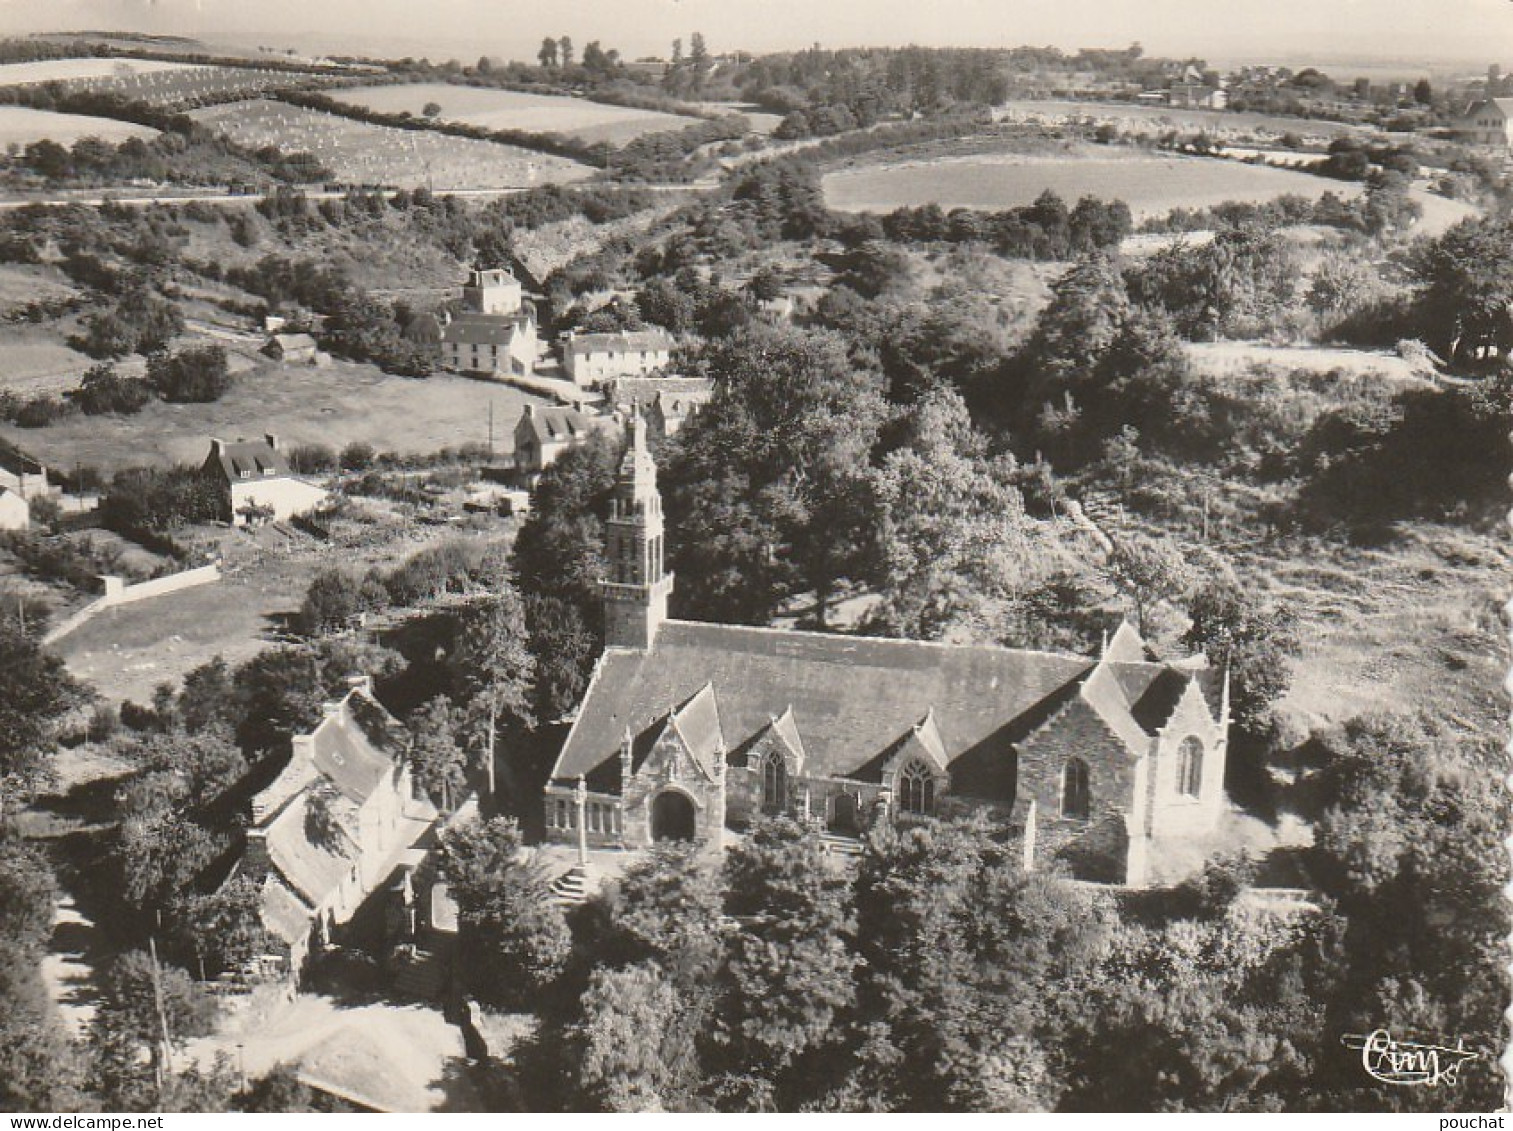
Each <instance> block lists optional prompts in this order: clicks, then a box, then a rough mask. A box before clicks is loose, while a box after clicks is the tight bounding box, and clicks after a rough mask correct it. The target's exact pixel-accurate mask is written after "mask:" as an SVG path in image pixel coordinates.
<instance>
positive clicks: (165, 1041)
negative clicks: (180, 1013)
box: [147, 935, 173, 1099]
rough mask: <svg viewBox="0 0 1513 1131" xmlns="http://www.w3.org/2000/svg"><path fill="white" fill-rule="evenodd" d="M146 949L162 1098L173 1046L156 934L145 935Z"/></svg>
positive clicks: (154, 1060)
mask: <svg viewBox="0 0 1513 1131" xmlns="http://www.w3.org/2000/svg"><path fill="white" fill-rule="evenodd" d="M147 950H148V953H149V955H150V956H151V958H152V1001H153V1005H154V1006H155V1007H156V1009H157V1014H158V1054H157V1055H156V1056H154V1057H153V1058H152V1063H153V1076H154V1078H155V1079H156V1080H157V1085H158V1097H159V1099H161V1098H162V1095H163V1085H164V1082H165V1080H166V1079H167V1073H168V1069H169V1059H168V1058H169V1057H170V1056H171V1055H172V1053H171V1050H172V1048H173V1046H172V1045H171V1044H170V1043H169V1038H168V1009H167V1007H166V1006H165V1005H164V1004H163V980H162V978H161V977H160V976H159V971H158V939H157V936H156V935H148V936H147Z"/></svg>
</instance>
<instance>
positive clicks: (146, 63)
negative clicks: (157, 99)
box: [0, 57, 211, 86]
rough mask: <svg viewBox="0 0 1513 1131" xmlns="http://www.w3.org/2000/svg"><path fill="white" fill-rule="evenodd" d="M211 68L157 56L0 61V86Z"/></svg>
mask: <svg viewBox="0 0 1513 1131" xmlns="http://www.w3.org/2000/svg"><path fill="white" fill-rule="evenodd" d="M210 69H211V68H209V67H201V66H197V65H196V64H193V63H166V62H162V61H160V60H157V59H108V58H93V57H92V58H88V59H39V60H37V61H36V62H34V63H0V86H21V85H23V84H25V83H34V82H61V83H71V82H77V81H79V80H90V79H117V80H131V79H139V78H142V77H144V76H146V75H160V74H169V73H173V72H182V71H203V70H210Z"/></svg>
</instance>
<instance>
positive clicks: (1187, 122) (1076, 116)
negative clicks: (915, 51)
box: [994, 99, 1366, 141]
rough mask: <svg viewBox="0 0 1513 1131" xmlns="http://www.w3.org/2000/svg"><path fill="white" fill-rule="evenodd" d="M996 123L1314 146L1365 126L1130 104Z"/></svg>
mask: <svg viewBox="0 0 1513 1131" xmlns="http://www.w3.org/2000/svg"><path fill="white" fill-rule="evenodd" d="M994 117H995V118H999V119H1001V120H1007V121H1021V122H1022V121H1039V122H1065V121H1074V122H1095V123H1102V122H1110V123H1112V124H1114V125H1117V126H1118V127H1120V128H1121V129H1123V130H1125V131H1126V132H1129V133H1160V132H1164V131H1166V130H1185V131H1194V130H1206V131H1207V132H1208V133H1209V134H1211V135H1213V136H1215V137H1226V136H1232V135H1238V134H1275V135H1277V136H1281V135H1283V134H1289V133H1291V134H1297V135H1298V136H1300V137H1302V138H1305V139H1307V140H1312V141H1327V140H1332V139H1333V138H1336V137H1340V136H1342V135H1359V134H1361V133H1364V132H1366V131H1364V130H1363V129H1362V128H1361V127H1360V126H1353V125H1348V124H1346V123H1344V122H1328V121H1323V120H1317V119H1314V120H1310V119H1305V118H1288V117H1281V116H1279V115H1274V114H1257V113H1251V112H1249V111H1243V110H1188V109H1184V108H1182V107H1180V106H1141V105H1136V104H1134V103H1129V102H1072V101H1064V100H1057V99H1018V100H1013V101H1009V102H1005V103H1004V104H1003V105H1001V106H999V107H997V109H996V110H995V111H994Z"/></svg>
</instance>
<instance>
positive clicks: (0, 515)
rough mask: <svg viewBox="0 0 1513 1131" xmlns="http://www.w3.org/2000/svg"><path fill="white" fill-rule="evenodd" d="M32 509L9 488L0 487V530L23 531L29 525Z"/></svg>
mask: <svg viewBox="0 0 1513 1131" xmlns="http://www.w3.org/2000/svg"><path fill="white" fill-rule="evenodd" d="M31 521H32V509H31V507H30V506H29V505H28V504H27V502H26V500H25V499H23V498H22V497H21V496H20V495H18V494H17V493H16V492H15V491H12V490H11V489H10V488H9V487H0V530H25V529H26V528H27V527H28V526H30V525H31Z"/></svg>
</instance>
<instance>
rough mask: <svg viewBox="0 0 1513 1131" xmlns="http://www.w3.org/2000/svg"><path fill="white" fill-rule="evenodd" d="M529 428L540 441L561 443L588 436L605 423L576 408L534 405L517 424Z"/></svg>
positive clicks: (543, 442)
mask: <svg viewBox="0 0 1513 1131" xmlns="http://www.w3.org/2000/svg"><path fill="white" fill-rule="evenodd" d="M521 426H524V427H525V428H528V429H529V430H530V431H531V432H532V434H534V436H535V437H536V440H537V442H538V443H542V444H561V443H565V442H567V441H569V440H576V439H578V438H580V437H582V436H587V435H588V434H589V433H590V432H593V431H594V430H595V429H597V428H602V427H604V425H602V424H595V423H594V421H593V420H592V419H590V418H589V417H588V416H585V415H584V414H583V413H581V412H579V411H578V410H577V409H575V408H566V407H562V406H552V407H547V408H542V407H540V406H532V409H531V411H530V412H527V413H523V414H522V415H521V417H520V424H519V425H517V426H516V428H517V430H518V429H519V427H521Z"/></svg>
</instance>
